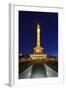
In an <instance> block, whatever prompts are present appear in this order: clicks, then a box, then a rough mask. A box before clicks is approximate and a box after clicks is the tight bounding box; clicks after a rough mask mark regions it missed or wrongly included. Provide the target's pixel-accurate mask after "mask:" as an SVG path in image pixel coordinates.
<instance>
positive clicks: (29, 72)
mask: <svg viewBox="0 0 66 90" xmlns="http://www.w3.org/2000/svg"><path fill="white" fill-rule="evenodd" d="M57 76H58V73H57V72H56V71H55V70H53V69H52V68H50V67H49V66H48V65H46V64H45V63H44V64H43V63H41V64H32V65H31V66H29V67H28V68H27V69H25V70H24V71H23V72H21V73H20V75H19V79H28V78H45V77H46V78H47V77H57Z"/></svg>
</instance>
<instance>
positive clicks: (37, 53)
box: [30, 24, 47, 59]
mask: <svg viewBox="0 0 66 90" xmlns="http://www.w3.org/2000/svg"><path fill="white" fill-rule="evenodd" d="M30 58H32V59H45V58H47V54H44V53H43V48H42V47H41V46H40V25H39V24H37V46H36V47H35V48H34V53H33V54H30Z"/></svg>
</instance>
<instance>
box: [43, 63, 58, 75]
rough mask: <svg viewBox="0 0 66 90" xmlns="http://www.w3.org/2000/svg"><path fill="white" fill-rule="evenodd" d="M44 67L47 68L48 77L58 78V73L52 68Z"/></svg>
mask: <svg viewBox="0 0 66 90" xmlns="http://www.w3.org/2000/svg"><path fill="white" fill-rule="evenodd" d="M44 66H45V68H46V74H47V77H57V76H58V73H57V72H56V71H54V70H53V69H52V68H51V67H49V66H48V65H46V64H44Z"/></svg>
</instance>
